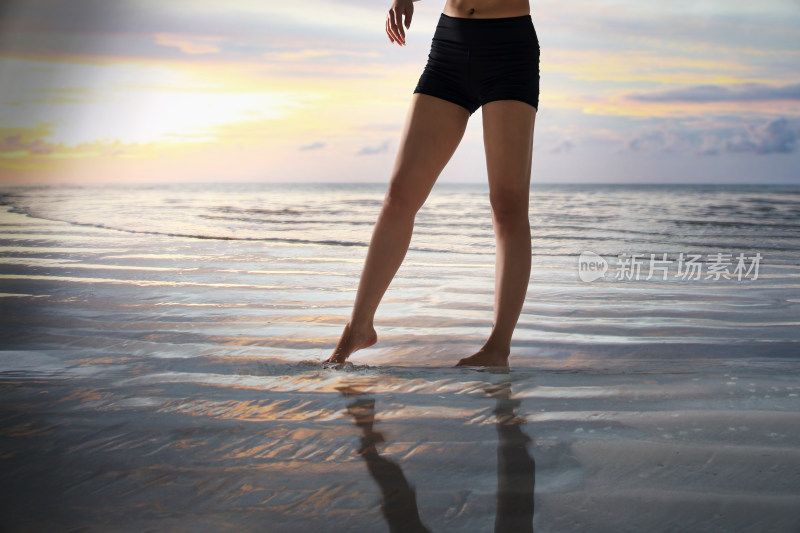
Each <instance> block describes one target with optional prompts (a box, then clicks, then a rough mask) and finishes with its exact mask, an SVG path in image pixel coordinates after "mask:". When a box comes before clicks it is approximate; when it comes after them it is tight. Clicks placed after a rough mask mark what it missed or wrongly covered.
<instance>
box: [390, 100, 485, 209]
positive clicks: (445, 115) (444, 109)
mask: <svg viewBox="0 0 800 533" xmlns="http://www.w3.org/2000/svg"><path fill="white" fill-rule="evenodd" d="M468 120H469V111H467V110H466V109H464V108H463V107H462V106H460V105H457V104H454V103H452V102H448V101H447V100H443V99H441V98H437V97H435V96H431V95H428V94H422V93H416V94H413V95H412V97H411V106H410V107H409V109H408V113H407V115H406V120H405V124H404V126H403V133H402V135H401V138H400V145H399V147H398V151H397V158H396V159H395V163H394V168H393V170H392V178H391V183H390V186H389V191H388V192H387V197H388V199H394V200H398V201H403V202H404V203H411V204H412V205H414V206H415V207H416V208H417V209H419V207H421V206H422V204H424V203H425V199H426V198H427V197H428V194H429V193H430V191H431V189H432V188H433V185H434V183H435V182H436V178H438V177H439V174H441V172H442V170H443V169H444V167H445V165H447V162H448V161H449V160H450V158H451V157H452V155H453V153H454V152H455V150H456V148H457V147H458V145H459V143H460V142H461V139H462V137H463V136H464V131H465V130H466V128H467V122H468Z"/></svg>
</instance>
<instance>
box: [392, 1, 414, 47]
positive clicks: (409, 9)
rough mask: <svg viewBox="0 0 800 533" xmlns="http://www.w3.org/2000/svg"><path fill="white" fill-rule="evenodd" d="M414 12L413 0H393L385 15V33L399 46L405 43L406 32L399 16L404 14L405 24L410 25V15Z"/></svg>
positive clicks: (407, 26)
mask: <svg viewBox="0 0 800 533" xmlns="http://www.w3.org/2000/svg"><path fill="white" fill-rule="evenodd" d="M413 14H414V0H394V3H393V4H392V7H391V8H389V13H388V14H387V15H386V34H387V35H388V36H389V40H390V41H391V42H393V43H394V42H396V43H397V44H399V45H400V46H405V44H406V33H405V31H404V30H403V22H402V20H401V17H403V16H405V26H406V29H408V28H409V27H410V26H411V15H413Z"/></svg>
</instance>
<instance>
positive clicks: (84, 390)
mask: <svg viewBox="0 0 800 533" xmlns="http://www.w3.org/2000/svg"><path fill="white" fill-rule="evenodd" d="M385 187H386V186H385V185H384V184H164V185H158V184H156V185H130V186H88V185H87V186H59V187H55V186H54V187H10V186H9V187H2V188H0V250H1V252H0V313H1V314H2V317H3V320H2V325H1V326H0V339H1V340H2V343H1V344H2V348H1V349H2V353H0V398H2V402H1V403H0V410H1V411H2V413H1V417H0V420H2V422H0V442H2V447H0V450H1V451H0V473H1V474H2V479H3V484H2V485H3V486H2V491H3V495H2V496H3V497H2V498H0V501H2V504H0V509H2V516H3V518H2V523H1V524H0V529H2V530H3V531H77V530H80V531H144V530H148V531H270V532H284V531H286V532H292V531H390V530H391V531H394V530H408V531H425V530H428V531H476V532H483V531H530V530H535V531H537V533H545V532H563V531H575V532H625V531H630V532H638V531H642V532H644V531H646V532H661V531H664V532H666V531H693V532H694V531H700V532H717V531H718V532H730V531H736V532H739V531H742V532H763V531H770V532H798V531H800V513H798V512H797V501H798V498H799V497H800V447H799V446H798V442H800V380H798V378H799V377H800V350H799V349H798V348H799V347H800V335H798V331H800V329H799V328H798V325H800V238H798V235H800V232H798V229H800V222H798V215H800V187H797V186H794V187H792V186H768V185H762V186H710V185H709V186H703V185H685V186H680V185H674V186H644V185H642V186H636V185H625V186H623V185H602V186H601V185H596V186H595V185H537V184H534V185H533V187H532V190H531V228H532V234H533V240H532V247H533V257H532V272H531V280H530V284H529V287H528V292H527V297H526V301H525V305H524V307H523V310H522V314H521V316H520V320H519V323H518V325H517V329H516V331H515V335H514V338H513V341H512V354H511V359H510V364H511V368H510V370H509V371H507V372H502V371H487V370H482V369H465V368H453V365H454V364H455V363H456V362H457V361H458V360H459V359H460V358H462V357H465V356H467V355H470V354H472V353H474V352H475V351H477V350H478V348H480V346H481V344H482V343H483V342H484V341H485V339H486V336H487V335H488V334H489V332H490V330H491V324H492V305H493V291H494V236H493V232H492V225H491V214H490V210H489V202H488V188H487V187H485V186H482V185H464V184H446V183H440V184H437V185H436V186H435V187H434V190H433V191H432V193H431V196H430V198H429V200H428V202H427V203H426V205H425V206H424V207H423V209H422V210H420V212H419V213H418V215H417V221H416V225H415V232H414V236H413V238H412V242H411V246H410V249H409V251H408V253H407V255H406V258H405V261H404V263H403V265H402V266H401V268H400V270H399V272H398V274H397V276H396V278H395V279H394V280H393V282H392V284H391V285H390V287H389V289H388V291H387V293H386V295H385V297H384V299H383V300H382V302H381V305H380V307H379V308H378V313H377V315H376V318H375V329H376V331H377V333H378V343H377V344H376V345H374V346H373V347H370V348H368V349H365V350H361V351H358V352H356V353H355V354H353V356H352V357H351V359H350V362H349V363H348V364H347V365H346V366H345V367H344V368H338V369H337V368H324V367H323V366H322V365H321V362H322V361H324V360H325V359H326V358H327V357H328V356H329V355H330V353H331V351H332V350H333V348H334V347H335V345H336V341H337V340H338V337H339V335H340V334H341V331H342V328H343V327H344V325H345V323H346V322H347V320H348V317H349V313H350V310H351V307H352V303H353V299H354V297H355V291H356V288H357V285H358V279H359V275H360V271H361V267H362V265H363V260H364V257H365V256H366V251H367V245H368V243H369V238H370V235H371V231H372V225H373V224H374V221H375V218H376V217H377V215H378V213H379V211H380V207H381V202H382V199H383V194H384V192H385ZM587 252H588V253H587ZM651 254H653V256H652V257H651ZM716 254H722V256H723V257H715V256H716ZM634 255H636V256H637V257H639V258H640V259H642V260H643V262H642V263H641V265H640V266H641V270H633V269H631V268H629V267H630V266H631V264H629V263H628V262H627V260H628V259H630V258H632V257H633V256H634ZM693 256H697V258H696V260H694V261H690V259H691V257H693ZM737 257H740V258H741V264H742V265H743V266H744V270H740V271H738V272H737V271H736V268H735V267H736V265H737ZM581 258H589V259H587V261H589V260H591V261H589V262H587V263H586V264H588V265H590V266H591V268H589V269H588V270H587V269H583V268H582V266H581V265H582V263H581V261H582V259H581ZM597 258H600V259H597ZM656 259H660V261H661V262H660V265H661V266H662V267H664V268H663V269H662V270H658V271H652V269H651V268H648V267H652V266H653V263H650V262H649V261H655V260H656ZM720 259H726V260H729V264H726V266H727V267H729V268H726V269H724V270H723V269H720V268H719V267H720V265H721V264H723V263H724V261H721V260H720ZM684 261H688V263H684ZM597 264H599V265H600V266H601V267H603V269H601V270H597V269H596V268H595V266H596V265H597ZM687 264H689V265H692V266H694V267H697V268H699V269H700V272H699V273H700V274H702V275H700V276H698V277H697V278H695V277H694V276H692V275H685V274H686V272H685V270H684V271H679V269H678V266H679V265H681V266H682V267H683V268H685V267H686V265H687ZM713 265H716V267H717V268H716V270H715V267H714V266H713ZM600 272H602V275H600V276H599V277H597V278H596V279H592V280H591V281H587V280H585V279H582V277H583V278H586V275H589V274H591V275H596V274H598V273H600ZM681 274H684V275H683V276H681ZM723 274H724V275H723ZM648 275H649V276H648Z"/></svg>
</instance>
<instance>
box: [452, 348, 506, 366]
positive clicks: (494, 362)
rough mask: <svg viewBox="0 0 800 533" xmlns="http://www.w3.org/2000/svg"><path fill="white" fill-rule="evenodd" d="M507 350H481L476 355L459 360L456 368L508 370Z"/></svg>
mask: <svg viewBox="0 0 800 533" xmlns="http://www.w3.org/2000/svg"><path fill="white" fill-rule="evenodd" d="M508 355H509V351H508V350H496V349H492V348H486V347H484V348H481V349H480V350H478V351H477V352H476V353H474V354H472V355H470V356H469V357H465V358H464V359H462V360H460V361H459V362H458V363H457V364H456V366H486V367H503V368H508Z"/></svg>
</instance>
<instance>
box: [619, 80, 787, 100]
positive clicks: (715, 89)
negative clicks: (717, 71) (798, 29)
mask: <svg viewBox="0 0 800 533" xmlns="http://www.w3.org/2000/svg"><path fill="white" fill-rule="evenodd" d="M627 98H628V99H629V100H637V101H640V102H703V103H706V102H752V101H770V100H800V83H796V84H792V85H784V86H782V87H776V86H774V85H766V84H763V83H741V84H738V85H734V86H721V85H696V86H694V87H685V88H682V89H671V90H668V91H660V92H651V93H634V94H630V95H628V96H627Z"/></svg>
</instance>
